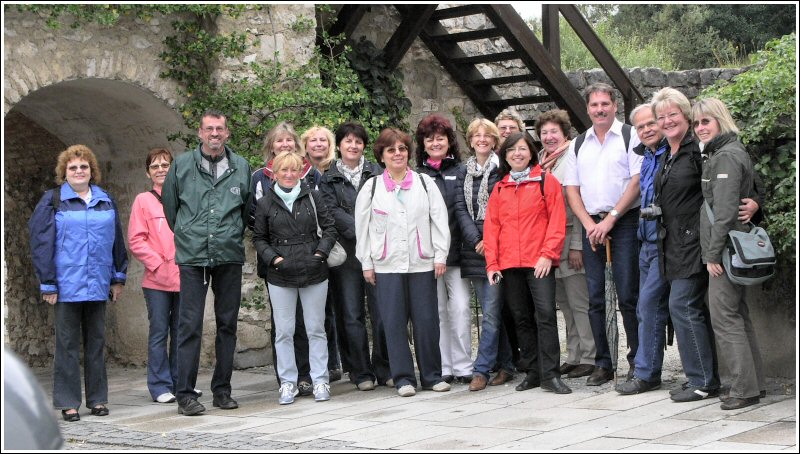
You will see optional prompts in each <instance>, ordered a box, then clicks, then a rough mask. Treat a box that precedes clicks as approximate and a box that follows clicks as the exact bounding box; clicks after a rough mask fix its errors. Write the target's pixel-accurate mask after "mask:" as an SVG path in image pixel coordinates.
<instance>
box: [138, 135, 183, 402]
mask: <svg viewBox="0 0 800 454" xmlns="http://www.w3.org/2000/svg"><path fill="white" fill-rule="evenodd" d="M170 163H172V153H170V151H169V150H167V149H166V148H155V149H152V150H150V152H149V153H148V154H147V161H146V167H145V169H146V170H147V178H149V179H150V180H151V181H152V182H153V189H152V190H151V191H148V192H143V193H141V194H139V195H137V196H136V200H134V202H133V207H132V208H131V218H130V222H129V223H128V245H129V246H130V249H131V253H132V254H133V256H134V257H136V258H137V259H138V260H139V261H140V262H142V264H143V265H144V277H143V278H142V290H143V291H144V299H145V302H146V303H147V318H148V319H149V320H150V333H149V335H148V340H147V389H148V390H149V391H150V396H151V397H152V398H153V400H154V401H156V402H161V403H169V402H174V401H175V395H174V394H173V392H174V390H175V379H176V374H177V366H178V363H177V356H176V351H177V346H178V345H177V329H178V307H179V300H180V298H179V293H178V292H179V291H180V287H181V285H180V277H179V276H180V275H179V272H178V266H177V265H176V264H175V242H174V240H173V235H172V230H170V228H169V225H167V220H166V218H165V217H164V208H163V207H162V205H161V186H162V185H163V184H164V179H165V178H166V176H167V171H168V170H169V166H170ZM167 336H169V339H170V343H169V352H167Z"/></svg>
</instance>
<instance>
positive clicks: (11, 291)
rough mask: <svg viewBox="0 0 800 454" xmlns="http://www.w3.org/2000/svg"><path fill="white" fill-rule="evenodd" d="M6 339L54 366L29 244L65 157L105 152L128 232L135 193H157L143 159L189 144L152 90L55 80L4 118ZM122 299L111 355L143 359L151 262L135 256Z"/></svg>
mask: <svg viewBox="0 0 800 454" xmlns="http://www.w3.org/2000/svg"><path fill="white" fill-rule="evenodd" d="M3 122H4V128H5V134H4V137H3V141H4V143H3V149H4V153H3V167H4V173H5V174H4V181H3V185H4V188H3V189H4V202H5V203H4V207H3V214H4V223H3V229H4V244H3V266H4V268H5V270H4V271H5V273H4V274H5V276H6V280H5V282H4V286H5V288H4V296H5V298H4V302H3V304H4V306H5V307H4V309H5V313H6V320H5V326H6V331H5V336H6V338H5V341H6V342H8V343H9V345H10V347H11V348H12V349H13V350H14V351H15V352H17V353H18V354H20V355H21V356H22V357H23V358H25V359H26V360H27V361H28V363H29V364H31V365H36V366H42V365H47V364H49V363H50V359H51V358H52V353H53V349H54V344H53V323H52V309H51V308H50V307H48V306H47V305H46V304H44V303H42V302H41V300H40V298H39V293H38V288H39V287H38V285H39V284H38V281H37V279H36V276H35V275H34V272H33V267H32V265H31V261H30V252H29V250H28V228H27V222H28V219H30V215H31V213H32V212H33V208H34V207H35V206H36V203H37V202H38V201H39V199H40V198H41V196H42V193H43V192H44V191H45V190H46V189H48V188H51V187H53V186H54V185H55V183H54V181H53V177H54V172H53V171H54V168H55V163H56V157H57V156H58V154H59V153H60V152H61V151H62V150H64V149H65V148H66V147H67V146H69V145H73V144H78V143H80V144H85V145H87V146H88V147H89V148H91V149H92V150H93V151H94V152H95V154H96V155H97V157H98V160H99V162H100V166H101V168H102V171H103V182H102V186H103V187H104V188H105V189H106V190H107V191H109V193H111V195H112V196H113V197H114V199H115V201H116V203H117V205H118V207H119V211H120V215H121V218H122V219H121V221H122V225H123V230H125V229H126V228H127V222H128V216H129V214H130V206H131V204H132V203H133V199H134V198H135V196H136V194H138V193H139V192H142V191H144V190H147V189H148V186H149V185H148V180H147V179H146V177H145V174H144V158H145V156H146V153H147V151H148V150H149V149H150V148H153V147H156V146H166V147H168V148H171V149H172V150H173V152H176V153H179V152H181V151H182V150H183V145H182V144H174V143H170V142H169V141H168V140H167V136H168V135H169V134H171V133H174V132H177V131H181V130H184V129H185V126H184V124H183V121H182V119H181V117H180V115H179V114H178V113H177V112H176V111H175V110H174V109H172V108H170V107H169V106H168V105H167V103H166V102H164V101H163V100H161V99H159V98H158V97H156V96H154V95H153V93H152V92H150V91H147V90H145V89H142V88H140V87H139V86H137V85H134V84H131V83H127V82H123V81H118V80H108V79H78V80H71V81H66V82H60V83H57V84H53V85H50V86H47V87H44V88H41V89H39V90H36V91H34V92H32V93H30V94H28V95H27V96H25V97H24V98H22V99H21V100H20V101H19V102H18V103H17V104H16V105H14V107H13V108H12V109H10V110H9V112H8V114H7V115H6V116H5V117H4V119H3ZM129 260H130V264H129V267H128V283H127V285H126V288H125V291H124V292H123V296H122V299H121V301H119V302H117V303H116V304H114V305H112V306H110V307H109V310H108V312H107V317H108V320H107V332H106V340H107V345H108V352H109V357H110V358H113V359H115V360H116V361H118V362H121V363H131V364H143V363H144V361H145V360H146V355H147V326H148V323H147V310H146V308H145V305H144V302H143V298H142V295H141V288H140V286H139V284H140V282H141V275H142V267H141V264H139V263H138V262H137V261H136V260H134V259H133V258H132V257H131V258H129Z"/></svg>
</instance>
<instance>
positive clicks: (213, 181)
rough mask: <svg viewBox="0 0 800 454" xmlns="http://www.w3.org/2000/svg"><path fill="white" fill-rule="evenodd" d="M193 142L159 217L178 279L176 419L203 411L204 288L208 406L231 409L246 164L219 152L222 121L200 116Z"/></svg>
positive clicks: (173, 169) (224, 133)
mask: <svg viewBox="0 0 800 454" xmlns="http://www.w3.org/2000/svg"><path fill="white" fill-rule="evenodd" d="M197 135H198V136H199V137H200V141H201V144H200V145H199V146H198V147H197V148H195V149H194V150H187V151H186V152H185V153H184V154H182V155H180V156H178V158H177V159H175V161H174V162H173V163H172V165H171V166H170V169H169V173H168V174H167V178H166V180H165V181H164V187H163V190H162V193H161V197H162V203H163V204H164V215H165V216H166V218H167V223H168V224H169V227H170V228H171V229H172V231H173V232H175V262H176V263H177V264H178V266H179V268H180V274H181V297H180V306H181V307H180V316H179V321H178V371H177V375H178V377H177V382H176V385H175V386H176V389H175V394H176V395H177V398H178V413H180V414H183V415H187V416H192V415H197V414H200V413H202V412H204V411H205V407H204V406H203V404H201V403H200V402H198V401H197V398H198V397H199V395H198V394H197V393H196V392H195V384H196V383H195V382H196V381H197V369H198V365H199V362H200V341H201V339H202V336H203V311H204V309H205V301H206V293H207V292H208V284H209V283H210V284H211V290H212V291H213V292H214V315H215V317H216V322H217V337H216V342H215V347H216V358H217V364H216V367H215V368H214V376H213V378H212V379H211V391H212V392H213V393H214V400H213V405H214V406H215V407H220V408H222V409H225V410H232V409H234V408H238V406H239V405H238V404H237V403H236V401H235V400H233V398H231V375H232V374H233V354H234V351H235V348H236V323H237V320H238V317H239V304H240V303H241V297H242V264H244V258H245V255H244V241H243V239H244V228H245V225H246V223H245V219H246V218H245V216H246V215H247V213H246V209H247V198H248V196H249V193H250V166H249V165H248V163H247V160H245V159H244V158H243V157H241V156H239V155H237V154H235V153H234V152H233V150H231V149H230V148H228V147H226V146H225V142H226V141H227V140H228V137H229V136H230V131H228V126H227V122H226V119H225V115H224V114H222V113H221V112H219V111H216V110H207V111H206V112H205V113H203V116H202V118H201V120H200V128H199V129H198V130H197Z"/></svg>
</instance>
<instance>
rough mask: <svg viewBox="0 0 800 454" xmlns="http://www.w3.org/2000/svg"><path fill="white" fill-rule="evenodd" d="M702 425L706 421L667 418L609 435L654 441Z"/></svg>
mask: <svg viewBox="0 0 800 454" xmlns="http://www.w3.org/2000/svg"><path fill="white" fill-rule="evenodd" d="M703 424H708V423H707V422H706V421H693V420H688V419H673V418H667V419H662V420H659V422H658V423H657V424H653V423H652V422H647V423H646V424H641V425H638V426H636V427H631V428H630V429H625V430H620V431H617V432H613V433H611V434H610V435H609V436H611V437H620V438H637V439H642V440H655V439H656V438H661V437H665V436H667V435H670V434H674V433H676V432H682V431H684V430H688V429H691V428H693V427H697V426H700V425H703Z"/></svg>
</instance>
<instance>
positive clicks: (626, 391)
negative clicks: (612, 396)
mask: <svg viewBox="0 0 800 454" xmlns="http://www.w3.org/2000/svg"><path fill="white" fill-rule="evenodd" d="M658 388H661V380H656V381H646V380H642V379H641V378H639V377H633V378H632V379H630V380H628V381H626V382H625V383H620V384H619V385H617V386H616V388H614V389H615V390H616V391H617V392H618V393H620V394H622V395H623V396H629V395H631V394H640V393H644V392H647V391H652V390H654V389H658Z"/></svg>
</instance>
